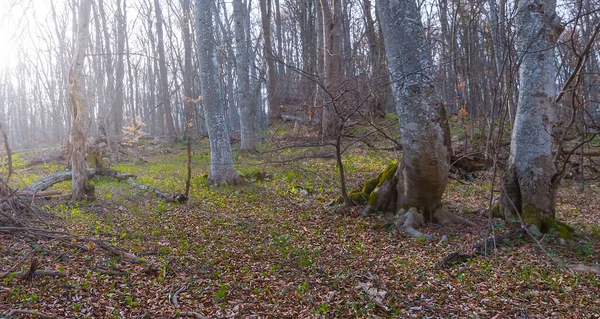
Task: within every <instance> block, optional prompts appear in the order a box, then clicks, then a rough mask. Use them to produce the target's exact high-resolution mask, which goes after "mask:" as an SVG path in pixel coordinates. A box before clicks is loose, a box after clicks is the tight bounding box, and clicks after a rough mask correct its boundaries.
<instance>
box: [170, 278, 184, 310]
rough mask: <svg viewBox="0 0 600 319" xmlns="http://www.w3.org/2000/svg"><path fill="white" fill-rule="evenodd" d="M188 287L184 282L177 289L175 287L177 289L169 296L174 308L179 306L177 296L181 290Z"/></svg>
mask: <svg viewBox="0 0 600 319" xmlns="http://www.w3.org/2000/svg"><path fill="white" fill-rule="evenodd" d="M187 287H188V283H187V282H186V283H184V284H183V285H182V286H181V287H180V288H179V289H177V291H175V292H174V293H173V296H171V302H172V303H173V305H174V306H175V308H179V302H178V301H177V296H178V295H179V294H180V293H181V292H182V291H185V290H186V289H187Z"/></svg>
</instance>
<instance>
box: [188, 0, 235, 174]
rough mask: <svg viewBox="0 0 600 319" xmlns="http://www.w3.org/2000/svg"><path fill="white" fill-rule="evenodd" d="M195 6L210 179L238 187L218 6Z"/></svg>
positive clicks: (200, 0)
mask: <svg viewBox="0 0 600 319" xmlns="http://www.w3.org/2000/svg"><path fill="white" fill-rule="evenodd" d="M195 4H196V8H195V12H196V14H195V16H196V38H197V41H196V42H197V46H198V50H197V51H198V61H199V62H200V83H201V86H202V93H203V95H202V103H203V106H204V115H205V117H206V126H207V130H208V139H209V141H210V155H211V158H210V174H209V176H208V179H209V180H210V181H211V182H213V183H217V184H221V183H228V184H235V183H236V182H237V181H238V180H239V176H238V174H237V172H236V170H235V167H234V166H233V156H232V154H231V143H230V141H229V135H228V134H227V118H226V114H225V105H224V103H223V100H222V99H221V97H220V94H219V72H218V66H217V51H216V42H215V37H214V34H215V33H214V26H213V17H212V11H213V8H216V6H215V5H214V3H213V1H212V0H196V1H195ZM215 14H216V13H215Z"/></svg>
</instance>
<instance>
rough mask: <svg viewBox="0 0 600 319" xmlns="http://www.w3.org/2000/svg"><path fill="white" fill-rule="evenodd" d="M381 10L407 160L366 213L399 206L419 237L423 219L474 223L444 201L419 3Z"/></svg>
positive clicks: (436, 104) (440, 137)
mask: <svg viewBox="0 0 600 319" xmlns="http://www.w3.org/2000/svg"><path fill="white" fill-rule="evenodd" d="M377 10H378V13H379V18H380V19H381V26H382V28H383V37H384V40H385V44H386V52H387V58H388V63H389V69H390V73H391V77H392V81H393V82H394V86H393V89H394V94H395V96H396V109H397V112H398V118H399V121H400V128H401V131H402V143H403V146H404V151H403V153H404V154H403V155H404V160H403V161H402V162H401V163H400V164H399V165H397V168H396V167H389V168H388V170H387V171H386V172H384V173H383V174H382V176H381V178H380V180H379V181H378V187H377V188H376V189H375V190H374V191H373V192H372V193H371V194H370V198H369V205H368V206H367V207H366V208H365V213H370V212H373V211H381V210H388V211H389V210H392V211H393V210H395V209H397V208H398V207H400V208H401V209H402V210H401V214H400V217H399V218H398V220H397V221H396V224H397V225H398V226H400V227H401V228H402V229H404V231H405V232H406V233H408V234H409V235H411V236H416V237H421V236H424V235H423V234H421V233H420V232H418V231H416V230H415V229H414V228H413V226H415V225H419V224H421V223H423V222H441V223H448V222H463V223H470V222H468V221H467V220H464V219H463V218H460V217H458V216H455V215H452V214H450V213H449V212H448V210H447V209H445V208H444V207H442V204H441V199H442V195H443V193H444V190H445V188H446V184H447V181H448V170H449V166H450V165H449V156H448V155H449V154H448V150H447V147H446V145H445V143H444V132H443V127H442V120H441V114H440V100H439V98H438V94H437V92H436V87H435V86H434V79H433V78H432V76H431V72H432V60H431V56H430V55H429V52H430V51H429V48H428V45H427V41H426V39H425V32H424V29H423V26H422V23H421V17H420V13H419V9H418V7H417V4H416V3H415V1H414V0H378V1H377Z"/></svg>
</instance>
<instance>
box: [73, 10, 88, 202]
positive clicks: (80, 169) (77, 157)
mask: <svg viewBox="0 0 600 319" xmlns="http://www.w3.org/2000/svg"><path fill="white" fill-rule="evenodd" d="M91 8H92V1H91V0H81V1H80V2H79V18H78V24H77V38H76V42H75V48H74V52H73V62H72V64H71V69H70V70H69V81H68V83H69V105H70V108H71V147H72V149H71V169H72V174H73V186H72V195H73V200H82V199H89V198H93V197H94V186H93V185H91V184H90V183H89V181H88V177H87V171H86V166H87V164H86V161H85V140H86V137H85V127H84V124H85V121H86V119H87V110H86V101H85V96H84V91H83V90H84V87H83V60H84V57H85V50H86V49H87V47H88V42H89V37H90V35H89V24H90V11H91Z"/></svg>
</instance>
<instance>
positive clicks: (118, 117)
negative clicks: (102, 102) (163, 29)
mask: <svg viewBox="0 0 600 319" xmlns="http://www.w3.org/2000/svg"><path fill="white" fill-rule="evenodd" d="M126 10H127V8H126V7H125V3H123V7H121V0H117V11H116V24H117V27H116V33H117V52H116V53H117V70H116V74H115V75H116V81H115V102H114V104H113V110H112V122H113V134H114V136H115V137H116V138H117V139H121V137H122V136H123V105H124V104H125V92H124V91H125V84H124V82H125V81H124V80H125V62H124V58H123V56H124V54H125V32H126V30H125V27H126V25H127V23H126V20H125V12H126Z"/></svg>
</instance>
